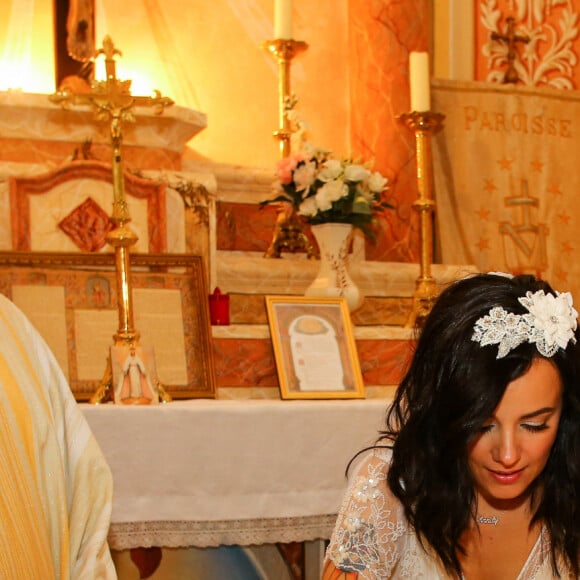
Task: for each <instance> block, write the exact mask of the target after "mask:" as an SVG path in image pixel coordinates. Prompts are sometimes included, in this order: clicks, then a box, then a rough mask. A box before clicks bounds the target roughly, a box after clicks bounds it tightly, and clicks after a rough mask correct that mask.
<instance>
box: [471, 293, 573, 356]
mask: <svg viewBox="0 0 580 580" xmlns="http://www.w3.org/2000/svg"><path fill="white" fill-rule="evenodd" d="M518 301H519V302H520V304H521V305H522V306H524V307H525V308H526V309H527V310H528V312H527V313H526V314H515V313H513V312H507V311H506V310H504V309H503V308H502V307H501V306H496V307H494V308H492V309H491V310H490V311H489V314H487V315H486V316H482V317H481V318H479V319H478V320H477V322H476V323H475V327H474V333H473V336H472V340H474V341H476V342H479V343H480V344H481V346H486V345H488V344H497V345H499V348H498V353H497V357H496V358H503V357H504V356H506V355H507V354H508V353H509V352H510V351H511V350H513V349H514V348H517V347H518V346H519V345H520V344H522V343H523V342H529V343H530V344H535V345H536V348H537V349H538V352H539V353H540V354H542V355H543V356H545V357H552V356H554V354H556V352H557V351H558V349H560V348H563V349H564V348H566V347H567V346H568V342H570V341H572V342H573V343H576V337H575V336H574V331H575V330H576V327H577V324H578V323H577V320H576V319H577V318H578V312H576V309H575V308H574V306H573V305H572V295H571V294H570V293H569V292H565V293H563V294H561V293H559V292H556V295H555V296H554V295H553V294H545V293H544V291H543V290H538V291H537V292H534V293H532V292H526V295H525V296H522V297H521V298H518Z"/></svg>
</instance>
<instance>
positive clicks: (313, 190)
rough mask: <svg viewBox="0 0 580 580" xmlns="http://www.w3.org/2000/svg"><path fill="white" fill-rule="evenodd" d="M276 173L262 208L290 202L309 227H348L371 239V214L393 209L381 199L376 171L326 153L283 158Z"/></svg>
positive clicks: (381, 180) (381, 187) (380, 181)
mask: <svg viewBox="0 0 580 580" xmlns="http://www.w3.org/2000/svg"><path fill="white" fill-rule="evenodd" d="M277 174H278V181H277V183H276V194H275V197H274V199H270V200H267V201H263V202H262V205H265V204H269V203H275V202H287V203H290V204H291V205H292V206H293V208H294V209H295V211H296V213H297V214H298V215H299V216H301V217H302V218H303V219H304V220H305V221H306V222H308V223H309V224H311V225H318V224H325V223H342V224H352V225H353V227H355V228H359V229H361V230H362V231H363V232H364V233H365V234H367V235H368V236H369V237H371V238H372V237H373V233H372V231H371V230H370V229H369V227H368V226H369V224H370V223H371V222H372V221H373V219H374V216H375V213H377V212H382V211H383V210H384V209H385V208H392V207H393V206H392V205H390V204H388V203H387V202H385V201H382V199H381V193H382V192H383V191H385V190H386V189H387V184H388V180H387V179H386V178H385V177H383V176H382V175H381V174H380V173H379V172H378V171H375V172H374V173H373V172H371V171H370V170H369V169H367V168H366V167H365V166H364V165H361V164H358V163H355V162H353V161H351V160H338V159H334V158H333V157H332V156H331V155H330V154H329V152H327V151H320V150H316V151H314V152H312V153H311V154H307V153H304V152H300V153H297V154H295V155H291V156H289V157H286V158H284V159H282V160H281V161H279V162H278V168H277Z"/></svg>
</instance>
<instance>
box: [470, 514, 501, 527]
mask: <svg viewBox="0 0 580 580" xmlns="http://www.w3.org/2000/svg"><path fill="white" fill-rule="evenodd" d="M476 521H477V523H478V524H488V525H492V526H497V524H498V523H499V518H498V517H497V516H490V517H488V516H478V517H477V518H476Z"/></svg>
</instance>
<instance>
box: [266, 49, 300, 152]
mask: <svg viewBox="0 0 580 580" xmlns="http://www.w3.org/2000/svg"><path fill="white" fill-rule="evenodd" d="M262 47H263V48H265V49H266V50H268V52H270V53H271V54H272V55H273V56H274V58H275V59H276V62H277V63H278V129H277V130H276V131H274V133H273V135H274V137H275V138H276V139H278V141H279V142H280V158H281V159H283V158H284V157H288V155H290V137H291V136H292V131H291V130H290V121H289V119H288V115H287V114H286V112H287V106H288V102H289V101H290V99H291V91H290V66H291V64H292V60H293V59H294V57H295V56H297V55H299V54H300V53H302V52H304V51H305V50H306V49H307V48H308V44H306V42H303V41H302V40H292V39H283V38H278V39H276V40H267V41H266V42H264V43H263V45H262Z"/></svg>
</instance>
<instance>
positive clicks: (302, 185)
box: [292, 161, 316, 192]
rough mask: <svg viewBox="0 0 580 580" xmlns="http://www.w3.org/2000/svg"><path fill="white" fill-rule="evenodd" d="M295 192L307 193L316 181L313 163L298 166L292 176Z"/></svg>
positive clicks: (307, 162)
mask: <svg viewBox="0 0 580 580" xmlns="http://www.w3.org/2000/svg"><path fill="white" fill-rule="evenodd" d="M292 178H293V179H294V183H295V184H296V191H305V192H307V191H308V190H309V188H310V186H311V185H312V184H313V183H314V180H315V179H316V163H315V162H314V161H305V162H304V163H302V164H300V165H299V166H298V167H297V168H296V169H295V170H294V173H293V174H292Z"/></svg>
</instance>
